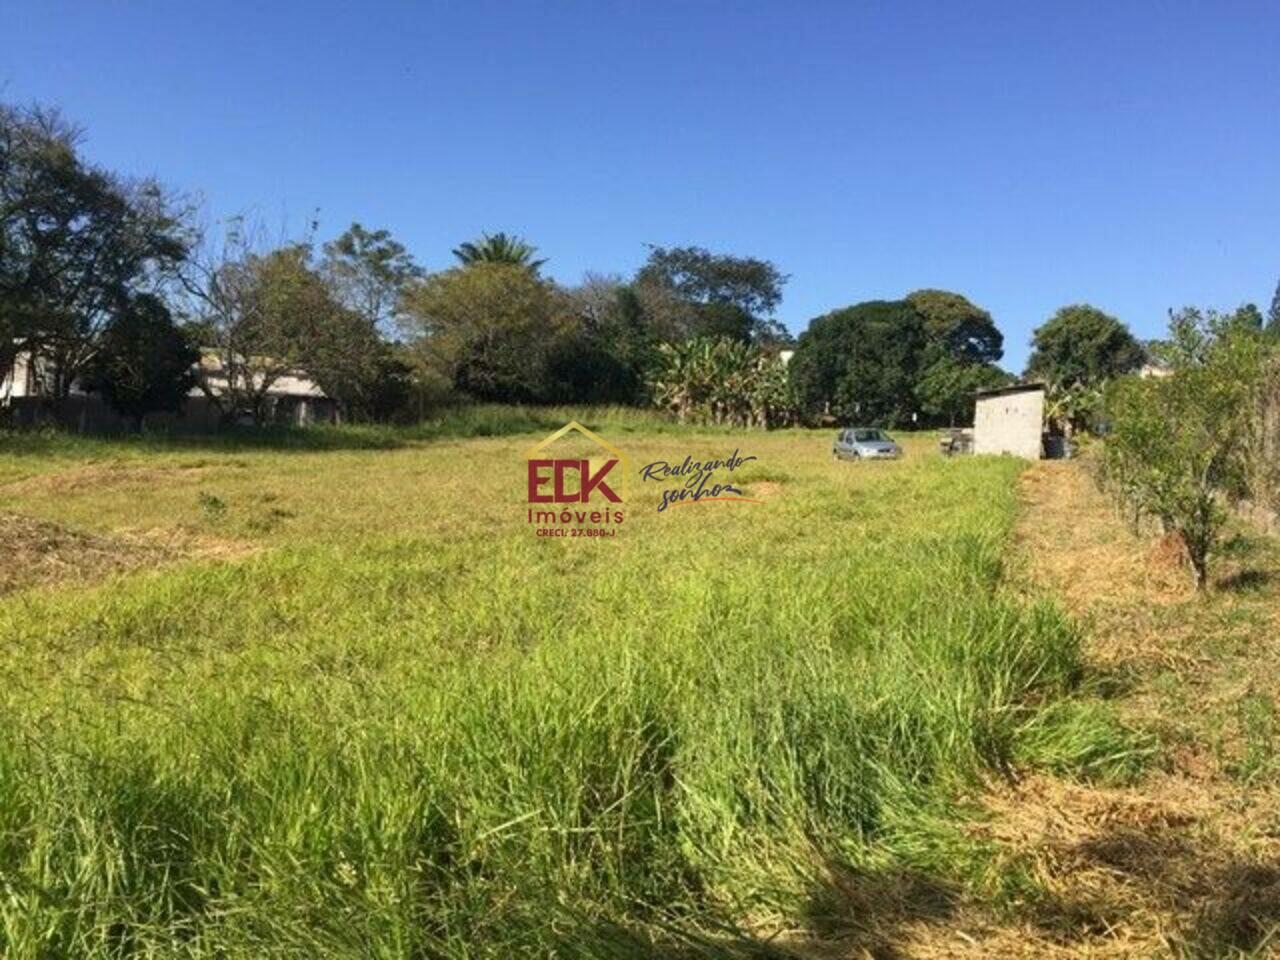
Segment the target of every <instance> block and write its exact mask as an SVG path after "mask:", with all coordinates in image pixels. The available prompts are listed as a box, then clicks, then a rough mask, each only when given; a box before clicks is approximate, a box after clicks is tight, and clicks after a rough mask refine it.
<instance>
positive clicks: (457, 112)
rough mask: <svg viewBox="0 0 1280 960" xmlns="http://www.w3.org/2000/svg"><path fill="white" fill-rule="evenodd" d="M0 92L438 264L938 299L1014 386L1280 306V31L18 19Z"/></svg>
mask: <svg viewBox="0 0 1280 960" xmlns="http://www.w3.org/2000/svg"><path fill="white" fill-rule="evenodd" d="M0 97H3V99H6V100H9V101H18V102H27V101H32V100H37V101H41V102H45V103H53V104H57V105H60V106H61V107H62V108H63V110H64V111H65V112H66V113H67V114H68V115H69V116H70V117H71V118H72V119H74V120H76V121H77V122H79V123H81V124H82V125H84V126H85V127H86V128H87V130H88V135H89V139H88V142H87V147H86V149H87V152H88V153H89V155H91V156H92V157H93V158H94V159H96V160H98V161H100V162H102V163H104V164H106V165H107V166H110V167H112V168H115V169H118V170H121V171H124V172H128V173H135V174H155V175H157V176H159V177H160V178H161V179H162V180H164V181H166V182H167V183H169V184H171V185H172V186H174V187H176V188H179V189H183V190H187V191H193V192H199V193H201V194H203V196H204V197H205V198H206V200H207V203H208V205H209V209H210V210H211V211H212V213H213V215H214V216H218V215H225V214H228V213H232V212H237V211H248V212H250V213H252V214H253V215H255V216H256V217H258V218H259V219H261V220H262V221H263V222H264V223H266V224H267V225H269V226H270V227H271V228H273V229H280V228H281V226H282V225H284V226H285V227H286V228H287V229H290V230H293V231H295V232H300V231H302V230H304V229H305V227H306V224H307V223H308V222H309V220H310V218H311V213H312V211H313V210H315V209H316V208H319V211H320V213H319V216H320V222H321V231H320V232H321V236H322V237H326V236H329V235H332V234H334V233H337V232H339V231H340V230H341V229H342V228H343V227H345V226H346V225H347V224H348V223H349V222H350V221H352V220H360V221H361V222H363V223H364V224H365V225H367V226H376V227H386V228H389V229H390V230H392V231H393V232H394V233H395V234H396V235H397V236H398V237H399V238H400V239H401V240H402V241H403V242H404V243H405V244H406V245H408V246H409V247H410V249H412V250H413V251H414V253H415V255H416V256H417V257H418V259H419V260H420V261H421V262H423V263H424V265H425V266H427V267H428V268H441V267H444V266H447V265H448V264H449V261H450V257H449V250H450V248H451V247H453V246H455V245H456V244H457V243H458V242H460V241H462V240H465V239H467V238H469V237H472V236H474V235H475V234H477V233H479V232H480V231H482V230H490V231H494V230H508V231H515V232H518V233H521V234H523V235H524V236H526V237H527V238H528V239H529V240H531V241H532V242H534V243H536V244H537V245H538V246H539V248H540V249H541V251H542V254H543V255H544V256H546V257H548V258H550V263H549V265H548V269H549V272H550V273H551V274H552V275H553V276H555V277H556V278H557V279H559V280H561V281H564V282H573V281H576V280H577V279H579V278H580V276H581V275H582V273H583V272H584V271H586V270H596V271H601V272H619V273H630V272H631V271H632V270H634V269H635V268H636V267H637V266H638V265H639V264H640V263H641V261H642V260H643V259H644V256H645V253H646V250H645V247H644V244H645V243H658V244H685V243H696V244H701V245H703V246H707V247H709V248H711V249H714V250H717V251H724V252H733V253H742V254H752V255H757V256H762V257H767V258H769V259H771V260H773V261H775V262H776V263H777V264H778V265H779V266H780V267H781V268H782V269H783V270H784V271H785V272H787V273H789V274H790V276H791V279H790V282H789V284H788V286H787V288H786V296H785V299H784V301H783V304H782V307H781V310H780V312H779V316H780V318H781V319H782V320H784V321H785V322H786V324H787V325H788V327H789V328H790V329H791V330H793V331H796V332H799V331H801V330H803V329H804V327H805V325H806V324H807V323H808V321H809V319H811V318H812V317H814V316H816V315H818V314H820V313H823V312H825V311H827V310H830V309H833V308H836V307H839V306H843V305H846V304H849V303H853V302H856V301H858V300H864V299H870V298H877V297H896V296H900V295H902V294H904V293H906V292H908V291H910V290H912V289H916V288H919V287H926V286H933V287H944V288H947V289H953V290H958V291H961V292H963V293H965V294H966V295H968V296H969V297H970V298H971V299H973V300H975V301H976V302H978V303H980V304H982V305H983V306H984V307H986V308H987V309H989V310H990V311H991V312H992V314H993V315H994V316H995V318H996V321H997V322H998V323H999V325H1000V327H1001V329H1002V330H1003V331H1004V332H1005V336H1006V348H1007V349H1006V358H1005V364H1006V366H1008V367H1010V368H1011V369H1014V370H1019V369H1021V367H1022V364H1023V362H1024V361H1025V358H1026V354H1027V340H1028V338H1029V336H1030V333H1031V331H1032V329H1034V327H1035V326H1036V325H1038V324H1039V323H1041V322H1043V321H1044V319H1046V318H1047V317H1048V316H1049V314H1051V313H1052V311H1053V310H1054V309H1055V308H1057V307H1059V306H1061V305H1063V304H1066V303H1071V302H1078V301H1087V302H1091V303H1094V304H1095V305H1097V306H1099V307H1102V308H1103V309H1106V310H1108V311H1110V312H1112V313H1114V314H1116V315H1117V316H1119V317H1120V318H1121V319H1123V320H1124V321H1125V322H1127V323H1128V324H1129V325H1130V326H1131V327H1132V328H1133V329H1134V331H1135V332H1136V333H1138V334H1139V335H1140V336H1146V337H1149V336H1155V335H1157V334H1158V333H1159V332H1160V331H1161V330H1162V329H1163V326H1164V322H1165V312H1166V310H1167V308H1169V307H1171V306H1181V305H1184V304H1199V305H1204V306H1218V307H1232V306H1235V305H1237V304H1239V303H1241V302H1243V301H1246V300H1252V301H1255V302H1257V303H1259V305H1260V306H1262V307H1263V308H1264V309H1265V307H1266V305H1267V303H1268V302H1269V301H1270V298H1271V295H1272V292H1273V290H1274V289H1275V286H1276V282H1277V280H1278V279H1280V4H1277V3H1276V2H1275V0H1268V2H1257V3H1231V2H1220V3H1213V4H1210V3H1159V4H1156V3H1129V2H1116V3H1108V4H1103V3H1085V4H1081V3H1071V4H1067V3H1063V4H1060V5H1056V6H1051V5H1049V4H1042V3H1025V2H1021V3H1012V2H1011V3H1008V4H987V3H964V4H960V3H948V4H941V3H939V4H916V3H910V2H902V3H889V2H883V3H875V4H871V3H831V4H822V3H781V2H777V3H756V2H736V3H731V2H724V3H712V2H699V0H690V2H681V3H675V2H672V3H658V2H628V3H609V2H599V0H597V2H581V3H578V2H544V3H517V2H507V3H498V2H477V3H465V4H464V3H455V4H443V3H441V4H436V3H422V2H412V3H403V4H389V3H369V4H364V5H359V4H354V3H348V4H328V3H323V2H315V0H311V2H306V3H303V2H276V3H253V4H248V3H243V4H242V3H232V2H222V3H216V4H215V3H206V4H186V3H166V4H162V3H158V2H133V3H84V2H76V3H70V2H66V3H62V2H53V0H41V2H29V3H22V2H18V0H0Z"/></svg>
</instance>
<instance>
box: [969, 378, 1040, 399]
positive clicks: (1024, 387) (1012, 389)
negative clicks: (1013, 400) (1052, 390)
mask: <svg viewBox="0 0 1280 960" xmlns="http://www.w3.org/2000/svg"><path fill="white" fill-rule="evenodd" d="M1044 388H1045V386H1044V384H1043V383H1038V382H1035V383H1014V384H1010V385H1009V386H1007V387H990V388H988V389H986V390H978V391H976V393H975V394H974V395H975V396H976V397H977V398H978V399H979V400H985V399H986V398H988V397H1006V396H1009V395H1010V394H1014V393H1031V392H1033V391H1035V390H1044Z"/></svg>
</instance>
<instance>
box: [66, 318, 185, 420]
mask: <svg viewBox="0 0 1280 960" xmlns="http://www.w3.org/2000/svg"><path fill="white" fill-rule="evenodd" d="M199 359H200V351H199V350H197V349H196V348H195V346H194V345H193V344H192V343H191V340H190V339H189V337H188V336H187V334H186V333H185V332H184V331H182V330H180V329H179V328H178V327H177V326H175V324H174V322H173V318H172V316H171V315H170V314H169V310H168V308H167V307H166V306H165V305H164V303H163V302H162V301H161V300H160V299H159V298H158V297H156V296H153V295H151V294H146V293H144V294H139V295H137V296H136V297H133V298H132V299H131V300H129V301H128V302H126V303H124V304H122V305H121V306H120V309H118V310H117V311H116V312H115V313H114V314H113V315H112V318H111V320H110V321H109V322H108V323H107V326H106V328H105V329H104V330H103V333H102V338H101V342H100V344H99V347H98V351H97V353H96V354H95V355H94V357H93V359H92V360H91V361H90V362H89V363H88V365H87V367H86V371H85V375H84V378H83V382H84V385H85V386H86V387H87V388H88V389H90V390H95V391H97V392H99V393H100V394H102V397H103V399H104V400H106V402H107V403H108V404H109V405H110V406H111V408H112V409H114V410H115V411H117V412H118V413H120V414H122V415H123V416H126V417H131V418H132V419H133V420H134V422H135V424H136V425H137V427H138V429H141V428H142V424H143V420H144V418H145V417H146V415H147V414H148V413H158V412H177V411H178V410H180V409H181V408H182V405H183V403H184V402H185V401H186V398H187V394H188V393H189V392H190V390H191V388H192V386H194V385H195V382H196V375H195V364H196V363H197V362H198V361H199Z"/></svg>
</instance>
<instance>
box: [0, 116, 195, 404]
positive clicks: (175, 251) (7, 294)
mask: <svg viewBox="0 0 1280 960" xmlns="http://www.w3.org/2000/svg"><path fill="white" fill-rule="evenodd" d="M79 139H80V133H79V131H78V130H77V129H76V128H75V127H73V126H71V125H70V124H68V123H66V121H64V120H63V119H62V118H61V117H60V116H59V115H58V114H57V113H56V112H52V111H47V110H42V109H40V108H33V109H30V110H18V109H15V108H12V107H6V106H3V105H0V318H2V319H0V343H3V344H4V346H3V347H0V369H3V370H7V369H8V367H9V366H10V365H11V363H12V360H13V356H14V354H15V353H16V350H17V349H18V348H17V343H18V341H21V342H22V348H23V349H34V350H38V351H39V352H40V353H41V354H42V355H43V356H44V357H45V358H46V360H47V361H48V362H49V366H50V369H51V370H52V373H53V376H52V386H53V392H54V395H55V396H56V397H64V396H65V395H66V394H67V392H68V391H69V390H70V388H71V384H72V382H73V381H74V380H75V379H76V377H77V376H78V375H79V374H80V373H81V372H82V371H83V370H84V368H85V366H86V365H87V364H88V363H89V361H90V360H92V358H93V356H94V354H95V352H96V351H97V349H98V347H99V341H100V338H101V336H102V333H103V331H104V330H105V328H106V326H107V324H108V323H109V322H110V320H111V318H112V316H113V315H114V313H115V312H116V310H117V309H118V308H119V305H120V304H122V303H126V302H128V301H129V300H130V299H131V298H132V297H134V296H135V295H137V294H139V293H145V292H152V293H154V292H158V291H159V290H160V289H161V288H162V286H163V285H164V284H165V283H166V281H167V280H168V279H169V278H170V277H171V276H172V274H173V271H174V268H175V267H176V266H177V265H178V264H179V263H181V262H182V260H183V259H184V257H185V256H186V254H187V251H188V248H189V246H190V244H191V242H192V241H193V239H194V235H193V232H192V230H191V228H190V226H189V213H190V211H189V208H188V207H186V206H185V205H184V204H182V203H181V202H180V201H177V200H175V199H173V198H172V197H170V196H169V195H168V194H167V193H166V192H165V191H164V190H163V189H162V188H161V187H160V185H159V184H158V183H156V182H155V181H153V180H137V181H129V180H125V179H123V178H120V177H117V176H116V175H114V174H112V173H109V172H108V171H105V170H102V169H100V168H98V167H94V166H92V165H90V164H88V163H86V162H85V161H84V160H83V159H82V158H81V157H80V156H79V154H78V152H77V146H78V141H79Z"/></svg>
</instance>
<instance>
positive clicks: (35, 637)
mask: <svg viewBox="0 0 1280 960" xmlns="http://www.w3.org/2000/svg"><path fill="white" fill-rule="evenodd" d="M580 416H581V418H582V419H584V422H587V423H589V424H590V425H591V426H593V427H594V428H596V429H598V430H599V431H600V432H601V433H602V434H603V435H605V436H606V437H607V438H608V439H610V440H612V441H613V442H615V443H617V444H618V445H619V446H621V447H622V448H623V449H624V450H625V451H626V453H627V454H628V455H629V456H630V458H631V463H632V466H633V468H634V467H636V466H638V465H639V464H642V463H644V462H647V461H650V460H655V459H670V460H675V459H682V458H683V457H684V455H685V454H693V455H694V456H719V457H723V456H727V455H728V454H729V453H730V452H731V451H732V450H733V449H734V448H735V447H736V448H739V449H740V450H741V452H742V453H743V454H745V455H753V456H756V457H757V458H758V459H757V460H756V461H754V462H752V463H750V464H748V465H747V466H745V467H743V468H741V470H740V471H739V473H738V479H739V480H740V481H742V482H743V483H744V484H745V487H746V489H747V491H748V493H749V495H750V496H752V497H753V498H757V499H761V500H764V501H765V502H764V503H763V504H746V503H716V504H702V505H698V506H694V507H689V508H687V509H680V510H671V511H668V512H666V513H663V514H659V513H658V511H657V505H658V502H659V494H658V492H657V490H655V489H653V488H652V485H640V484H637V483H634V482H633V484H632V493H631V496H630V498H629V499H628V502H627V504H626V509H627V519H626V521H625V523H624V524H623V525H622V526H621V528H620V529H619V533H618V536H617V537H616V538H613V539H610V540H585V539H578V540H572V541H548V540H540V539H538V538H536V537H535V536H533V533H532V531H531V529H530V527H529V525H528V523H527V522H526V519H525V508H526V504H525V502H524V499H525V489H524V473H523V462H522V461H521V459H520V455H521V452H522V451H523V450H525V449H526V448H527V447H528V446H529V445H530V444H531V443H533V442H535V441H536V440H538V439H540V438H541V437H542V436H544V435H545V434H546V433H548V432H550V430H551V429H553V428H554V427H557V426H559V425H561V424H562V423H563V422H564V419H566V418H567V415H566V414H565V413H564V412H562V411H541V412H536V413H527V414H524V413H522V414H518V415H511V414H502V413H500V412H498V411H479V412H474V413H472V414H468V415H459V416H458V417H456V418H454V419H452V420H447V421H441V422H439V423H436V424H429V425H426V426H424V427H422V428H418V429H416V430H412V431H393V430H380V429H371V430H365V431H359V430H352V431H322V432H317V433H314V434H310V435H306V436H301V437H299V436H297V435H292V434H290V435H280V436H277V437H274V438H267V439H266V440H263V439H258V440H252V439H234V438H233V439H219V440H216V441H198V440H182V441H178V440H175V441H160V440H148V441H120V442H109V441H82V440H72V439H67V438H61V437H56V436H30V435H28V436H9V437H5V438H3V439H2V440H0V516H3V517H5V519H6V522H7V523H8V524H9V525H10V527H9V530H10V532H9V533H7V534H6V546H8V547H10V549H9V550H8V551H7V553H8V554H9V559H8V560H4V561H0V563H3V564H7V565H8V567H9V569H8V571H7V573H6V574H5V577H3V578H0V585H5V584H7V586H6V587H5V590H6V591H7V592H6V594H5V595H4V596H3V597H0V636H3V637H4V639H5V642H4V644H3V645H2V646H0V955H3V956H5V957H14V958H36V957H41V958H43V957H103V958H105V957H210V958H212V957H219V958H230V957H264V956H270V957H290V956H296V957H321V956H323V957H330V956H332V957H351V958H356V957H361V958H364V957H386V958H392V957H395V958H400V957H404V958H409V957H414V958H417V957H468V958H472V957H495V958H497V957H512V956H545V957H551V956H556V957H567V956H582V957H600V956H619V957H633V956H634V957H643V956H672V955H687V956H695V955H698V956H701V955H705V956H740V955H741V956H747V955H752V956H759V955H766V954H768V953H770V952H773V953H781V952H786V951H790V950H792V949H793V948H796V945H797V944H799V943H801V942H802V941H804V940H806V939H808V938H811V937H820V936H822V935H823V933H824V931H827V932H830V931H831V930H832V929H834V928H837V927H839V926H840V925H841V924H844V925H846V926H848V925H853V926H856V925H857V924H858V923H861V922H864V921H865V919H866V918H865V917H860V916H858V915H857V910H853V911H852V912H851V910H850V907H849V905H848V901H849V898H848V897H847V896H841V895H840V891H842V890H843V891H845V892H846V893H847V891H848V889H849V885H850V884H854V885H857V884H859V883H862V882H863V881H866V882H865V883H863V886H862V887H861V888H866V889H881V890H894V889H900V887H901V885H902V884H914V885H925V887H926V888H927V886H928V885H929V884H942V883H946V884H948V885H960V886H961V887H963V888H964V889H968V890H973V891H976V892H978V894H979V895H981V896H982V897H984V898H987V899H988V900H990V901H991V902H993V903H1000V902H1006V901H1007V902H1011V903H1012V902H1015V901H1018V900H1020V899H1025V898H1027V897H1029V896H1034V893H1035V890H1034V888H1035V881H1034V878H1033V877H1032V876H1030V875H1029V874H1028V873H1026V872H1025V871H1022V870H1020V869H1019V868H1018V866H1017V864H1016V863H1015V862H1005V861H1003V860H1001V859H1000V858H999V857H994V856H993V852H992V849H991V847H990V845H989V843H988V842H987V841H985V840H983V839H981V838H980V837H979V836H978V835H976V834H975V833H974V832H973V831H970V830H967V829H966V828H965V824H966V822H967V819H968V816H969V813H968V804H967V801H966V797H967V796H969V795H970V794H971V792H972V791H973V790H974V789H975V788H976V787H977V786H978V785H980V784H981V783H983V782H984V781H986V780H988V779H990V778H993V777H1000V776H1001V775H1003V774H1005V773H1006V772H1008V771H1009V770H1011V769H1014V768H1019V769H1025V768H1028V767H1039V768H1044V769H1048V770H1052V771H1056V772H1058V773H1061V774H1064V775H1067V776H1071V777H1079V778H1085V779H1094V780H1107V781H1123V780H1124V779H1125V778H1127V777H1130V776H1132V775H1133V774H1134V773H1135V772H1136V770H1137V769H1138V767H1139V766H1140V765H1141V763H1142V761H1143V756H1144V747H1143V745H1142V741H1141V739H1140V738H1135V737H1134V736H1132V735H1130V734H1128V733H1127V732H1126V730H1125V728H1123V727H1122V726H1120V725H1119V723H1118V722H1117V721H1116V720H1115V719H1114V717H1113V716H1112V714H1111V713H1110V711H1109V710H1108V709H1107V708H1106V707H1105V706H1103V705H1101V704H1100V703H1099V702H1098V701H1096V700H1095V699H1092V698H1090V697H1086V696H1084V695H1083V693H1082V692H1081V690H1080V689H1079V683H1080V678H1081V658H1080V644H1079V637H1078V636H1077V634H1076V632H1075V629H1074V628H1073V626H1072V625H1071V623H1070V622H1069V621H1068V620H1067V619H1066V618H1065V617H1064V616H1063V615H1062V614H1061V613H1060V612H1059V611H1058V610H1057V608H1056V607H1054V606H1053V605H1051V604H1049V603H1047V602H1043V601H1040V600H1037V599H1036V598H1035V597H1030V598H1029V597H1028V596H1027V595H1026V593H1025V591H1024V592H1015V591H1013V590H1011V589H1008V588H1007V587H1006V586H1005V582H1006V580H1005V576H1004V573H1005V570H1004V564H1005V561H1006V546H1007V543H1008V540H1009V536H1010V531H1011V528H1012V524H1013V522H1014V517H1015V512H1016V498H1015V490H1014V486H1015V481H1016V478H1017V475H1018V473H1019V470H1020V467H1019V465H1018V464H1017V463H1015V462H1013V461H1010V460H1001V459H977V458H968V459H964V460H957V461H954V462H952V461H946V460H943V459H942V458H941V457H939V456H938V455H937V454H936V445H935V441H934V440H933V439H932V437H929V436H923V435H922V436H920V437H913V438H910V439H909V440H908V441H907V444H906V445H907V451H908V456H907V457H906V458H905V459H904V460H903V461H902V462H899V463H881V464H846V463H834V462H832V461H831V459H830V455H829V450H830V438H829V437H828V435H827V434H826V433H825V432H824V433H817V432H807V431H783V432H775V433H769V434H762V433H739V434H733V433H729V432H727V431H695V430H690V429H684V428H680V427H676V426H673V425H669V424H665V423H662V422H659V421H656V420H654V419H652V418H650V417H645V416H641V415H636V414H626V413H623V412H619V411H607V410H606V411H588V412H586V413H582V414H580ZM268 441H270V442H268ZM859 909H861V908H859ZM866 909H871V908H869V907H868V908H866ZM836 932H837V933H838V930H837V931H836Z"/></svg>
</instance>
